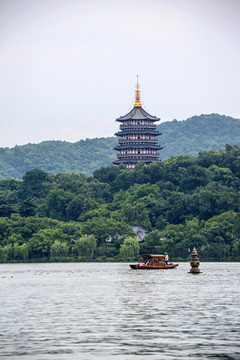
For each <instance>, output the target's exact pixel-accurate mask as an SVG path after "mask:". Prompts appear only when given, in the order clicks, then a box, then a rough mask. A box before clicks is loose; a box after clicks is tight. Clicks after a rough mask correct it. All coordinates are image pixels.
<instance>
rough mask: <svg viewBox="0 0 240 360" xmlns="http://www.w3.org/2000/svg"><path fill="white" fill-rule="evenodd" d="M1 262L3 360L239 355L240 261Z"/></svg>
mask: <svg viewBox="0 0 240 360" xmlns="http://www.w3.org/2000/svg"><path fill="white" fill-rule="evenodd" d="M189 269H190V265H189V264H187V263H182V264H180V266H179V268H178V269H175V270H154V271H137V270H131V269H130V268H129V265H128V264H79V263H78V264H77V263H75V264H65V263H64V264H21V265H20V264H19V265H18V264H11V265H9V264H1V265H0V301H1V306H0V359H1V360H3V359H4V360H5V359H9V360H14V359H24V360H25V359H26V360H28V359H29V360H45V359H48V360H53V359H54V360H61V359H63V360H66V359H68V360H73V359H74V360H75V359H87V360H89V359H121V360H127V359H129V360H133V359H134V360H135V359H143V358H144V359H151V360H152V359H163V360H170V359H189V358H190V359H193V360H195V359H199V360H200V359H221V360H225V359H226V360H227V359H228V360H229V359H234V360H239V359H240V346H239V343H240V334H239V313H240V306H239V305H240V296H239V295H240V288H239V275H240V264H237V263H227V264H226V263H225V264H220V263H218V264H213V263H202V264H201V271H202V273H201V274H199V275H192V274H189V273H188V271H189Z"/></svg>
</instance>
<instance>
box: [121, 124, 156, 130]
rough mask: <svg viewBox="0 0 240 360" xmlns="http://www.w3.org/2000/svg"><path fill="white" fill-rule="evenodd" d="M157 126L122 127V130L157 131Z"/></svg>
mask: <svg viewBox="0 0 240 360" xmlns="http://www.w3.org/2000/svg"><path fill="white" fill-rule="evenodd" d="M156 127H157V125H123V124H122V125H120V126H119V128H120V130H129V129H133V130H137V129H138V130H153V129H156Z"/></svg>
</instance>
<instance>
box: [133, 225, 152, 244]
mask: <svg viewBox="0 0 240 360" xmlns="http://www.w3.org/2000/svg"><path fill="white" fill-rule="evenodd" d="M132 229H133V231H134V232H135V234H136V235H137V239H138V241H139V242H143V241H144V240H145V236H146V235H147V233H148V232H147V230H145V229H144V228H142V227H141V226H132Z"/></svg>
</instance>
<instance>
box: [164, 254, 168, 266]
mask: <svg viewBox="0 0 240 360" xmlns="http://www.w3.org/2000/svg"><path fill="white" fill-rule="evenodd" d="M167 264H168V254H167V253H165V265H167Z"/></svg>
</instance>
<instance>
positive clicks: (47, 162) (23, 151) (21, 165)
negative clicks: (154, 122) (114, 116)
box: [0, 114, 240, 179]
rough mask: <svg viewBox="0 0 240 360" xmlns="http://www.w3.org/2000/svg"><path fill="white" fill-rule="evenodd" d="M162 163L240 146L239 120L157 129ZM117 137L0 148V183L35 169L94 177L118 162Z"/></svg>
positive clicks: (206, 119)
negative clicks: (178, 156) (114, 162)
mask: <svg viewBox="0 0 240 360" xmlns="http://www.w3.org/2000/svg"><path fill="white" fill-rule="evenodd" d="M158 130H159V131H160V132H162V135H161V136H160V137H159V143H160V145H162V146H163V147H164V150H162V151H161V152H160V158H161V159H162V160H164V159H167V158H169V157H171V156H175V155H181V154H188V155H191V156H195V155H197V154H198V152H199V151H207V150H210V149H213V150H217V149H221V148H224V146H225V144H236V145H240V120H237V119H233V118H231V117H226V116H221V115H218V114H211V115H201V116H194V117H192V118H190V119H188V120H185V121H177V120H174V121H168V122H164V123H162V124H160V125H158ZM116 144H117V138H116V137H111V138H110V137H108V138H99V139H91V140H90V139H87V140H81V141H78V142H76V143H69V142H65V141H44V142H42V143H40V144H28V145H24V146H15V147H14V148H12V149H9V148H0V179H7V178H15V179H21V178H22V177H23V175H24V174H25V173H26V172H27V171H29V170H31V169H34V168H38V169H41V170H44V171H47V172H48V173H50V174H57V173H59V172H61V173H69V172H73V171H74V172H76V173H78V174H79V173H85V174H86V175H92V174H93V172H94V170H96V169H98V168H100V167H101V166H106V165H110V164H111V162H112V161H113V160H114V159H116V152H115V151H114V150H113V148H114V146H115V145H116Z"/></svg>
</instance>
